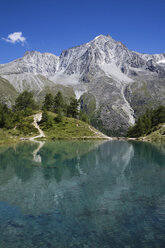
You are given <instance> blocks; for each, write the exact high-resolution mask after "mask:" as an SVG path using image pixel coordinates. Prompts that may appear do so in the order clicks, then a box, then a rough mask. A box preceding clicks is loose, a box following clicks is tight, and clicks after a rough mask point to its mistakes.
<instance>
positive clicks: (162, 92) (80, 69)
mask: <svg viewBox="0 0 165 248" xmlns="http://www.w3.org/2000/svg"><path fill="white" fill-rule="evenodd" d="M0 75H1V76H2V77H3V78H5V79H7V80H9V82H10V83H11V84H12V85H13V86H14V87H15V89H16V90H17V91H18V92H21V91H23V90H24V89H27V90H33V91H34V92H35V95H40V94H42V91H43V89H44V88H45V87H47V86H49V87H50V88H51V87H53V85H55V84H60V85H63V86H69V87H72V88H73V89H74V91H75V94H76V96H77V97H78V98H79V97H81V108H82V109H84V110H85V111H86V112H87V113H90V118H91V121H92V123H93V125H95V126H96V127H97V128H99V129H101V130H102V131H104V132H106V133H107V134H109V135H123V134H125V132H126V130H127V128H128V127H129V126H130V125H132V124H134V122H135V119H136V118H137V117H138V116H139V115H140V114H141V113H143V112H144V111H145V109H146V108H148V107H155V106H157V105H159V104H165V53H164V54H155V55H149V54H140V53H137V52H134V51H130V50H129V49H128V48H127V47H126V46H125V45H123V44H122V43H121V42H119V41H115V40H114V39H112V37H110V36H109V35H108V36H104V35H100V36H98V37H96V38H95V39H94V40H92V41H90V42H88V43H86V44H83V45H81V46H77V47H73V48H70V49H68V50H65V51H63V52H62V53H61V55H60V57H57V56H55V55H53V54H49V53H43V54H41V53H39V52H36V51H33V52H26V53H25V55H24V56H23V57H22V58H20V59H17V60H15V61H13V62H10V63H8V64H4V65H0ZM87 95H88V97H87ZM93 98H94V102H95V108H94V109H93V106H94V105H92V113H91V111H90V108H91V102H93Z"/></svg>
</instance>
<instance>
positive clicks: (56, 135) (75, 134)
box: [40, 112, 96, 140]
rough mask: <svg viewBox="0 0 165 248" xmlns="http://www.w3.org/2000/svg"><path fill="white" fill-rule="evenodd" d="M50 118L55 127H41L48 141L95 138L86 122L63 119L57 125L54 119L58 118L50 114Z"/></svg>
mask: <svg viewBox="0 0 165 248" xmlns="http://www.w3.org/2000/svg"><path fill="white" fill-rule="evenodd" d="M48 114H49V116H50V117H51V118H52V120H53V126H52V127H51V128H46V127H45V126H44V125H43V124H41V125H40V127H41V129H43V131H44V133H45V135H46V138H47V139H50V140H51V139H52V140H55V139H81V138H92V137H93V138H95V137H96V134H95V133H94V131H93V130H91V129H90V127H89V125H88V124H87V123H85V122H82V121H80V120H77V119H74V118H68V117H63V120H62V122H59V123H57V122H56V121H55V120H54V119H55V117H56V116H57V115H56V114H54V113H51V112H49V113H48Z"/></svg>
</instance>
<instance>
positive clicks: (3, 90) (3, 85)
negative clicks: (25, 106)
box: [0, 76, 18, 106]
mask: <svg viewBox="0 0 165 248" xmlns="http://www.w3.org/2000/svg"><path fill="white" fill-rule="evenodd" d="M17 96H18V93H17V91H16V90H15V89H14V87H13V86H12V85H11V84H10V83H9V81H8V80H6V79H4V78H2V77H1V76H0V103H6V104H7V105H9V106H11V105H12V104H13V103H14V101H15V99H16V97H17Z"/></svg>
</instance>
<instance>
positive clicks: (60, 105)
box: [54, 91, 64, 113]
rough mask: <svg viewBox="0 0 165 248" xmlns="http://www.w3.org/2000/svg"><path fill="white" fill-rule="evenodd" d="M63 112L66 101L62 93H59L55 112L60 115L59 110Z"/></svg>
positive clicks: (56, 96) (55, 102) (55, 100)
mask: <svg viewBox="0 0 165 248" xmlns="http://www.w3.org/2000/svg"><path fill="white" fill-rule="evenodd" d="M59 108H60V109H61V110H63V108H64V99H63V97H62V93H61V91H58V92H57V94H56V95H55V97H54V112H55V113H58V109H59Z"/></svg>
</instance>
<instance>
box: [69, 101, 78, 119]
mask: <svg viewBox="0 0 165 248" xmlns="http://www.w3.org/2000/svg"><path fill="white" fill-rule="evenodd" d="M78 108H79V101H78V100H77V99H76V98H73V97H72V98H71V101H70V105H69V106H68V108H67V116H71V117H73V118H77V116H78V114H79V110H78Z"/></svg>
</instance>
